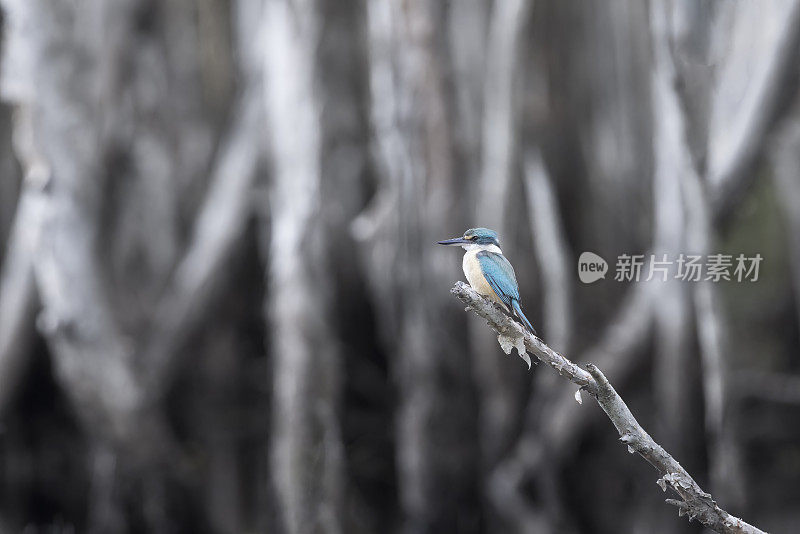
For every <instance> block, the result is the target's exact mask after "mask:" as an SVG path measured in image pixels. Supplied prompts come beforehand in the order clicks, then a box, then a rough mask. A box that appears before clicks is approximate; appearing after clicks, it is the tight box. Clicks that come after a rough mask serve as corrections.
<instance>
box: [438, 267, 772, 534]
mask: <svg viewBox="0 0 800 534" xmlns="http://www.w3.org/2000/svg"><path fill="white" fill-rule="evenodd" d="M450 292H451V293H453V295H455V296H456V297H458V299H459V300H461V301H462V302H463V303H464V304H466V306H467V310H471V311H473V312H475V313H476V314H478V315H479V316H481V317H483V318H484V319H486V320H487V321H488V325H489V326H490V327H491V328H492V329H493V330H494V331H495V332H496V333H497V334H498V336H499V337H504V336H505V337H510V338H512V339H514V340H515V346H519V344H520V342H522V343H524V347H525V349H526V351H527V352H530V353H531V354H533V355H534V356H536V358H538V359H539V360H540V361H542V362H544V363H546V364H548V365H550V366H551V367H552V368H553V369H555V370H556V371H557V372H558V374H560V375H561V376H563V377H565V378H567V379H568V380H569V381H570V382H572V383H574V384H576V385H578V386H580V388H581V389H584V390H586V391H587V392H588V393H589V394H590V395H592V397H594V398H595V399H596V400H597V403H598V404H599V405H600V407H601V408H602V409H603V411H604V412H605V413H606V415H607V416H608V418H609V419H610V420H611V422H612V423H613V424H614V427H615V428H616V429H617V432H619V435H620V441H622V442H623V443H625V444H626V445H627V446H628V450H629V452H636V453H638V454H639V455H640V456H641V457H642V458H644V459H645V460H647V461H648V462H649V463H650V465H652V466H653V467H655V468H656V470H657V471H658V472H659V474H660V475H661V477H660V478H659V479H658V480H657V482H658V485H659V486H660V487H661V488H662V489H663V490H664V491H666V488H667V486H669V487H670V488H671V489H672V490H673V491H674V492H675V493H676V494H677V495H678V496H679V497H680V500H679V501H678V500H672V502H671V504H677V503H682V504H677V505H678V506H679V512H680V515H688V516H689V519H690V520H692V519H697V520H698V521H699V522H700V523H702V524H703V525H705V526H706V527H708V528H710V529H712V530H714V531H716V532H720V533H731V534H743V533H750V534H756V533H762V532H763V531H761V530H759V529H758V528H756V527H754V526H752V525H750V524H748V523H745V522H744V521H742V520H741V519H738V518H736V517H734V516H732V515H730V514H729V513H728V512H726V511H725V510H723V509H722V508H720V507H719V506H717V504H716V502H715V501H714V500H713V499H712V497H711V495H710V494H708V493H706V492H704V491H703V490H702V489H701V488H700V486H699V485H698V484H697V482H695V481H694V479H693V478H692V477H691V476H690V475H689V473H688V472H687V471H686V470H685V469H684V468H683V467H681V465H680V464H679V463H678V462H677V461H676V460H675V459H674V458H673V457H672V456H670V454H669V453H667V451H665V450H664V449H663V448H662V447H661V446H660V445H659V444H658V443H656V442H655V441H654V440H653V438H652V437H650V435H649V434H648V433H647V432H646V431H645V430H644V429H643V428H642V427H641V425H639V423H638V422H637V421H636V418H634V416H633V414H632V413H631V411H630V409H629V408H628V406H627V405H626V404H625V402H624V401H623V400H622V398H621V397H620V396H619V395H618V394H617V392H616V391H615V390H614V388H613V387H612V386H611V384H610V383H609V382H608V380H607V379H606V377H605V376H604V375H603V373H602V372H601V371H600V370H599V369H598V368H597V367H596V366H595V365H593V364H588V365H587V369H588V371H587V370H584V369H582V368H580V367H579V366H578V365H576V364H574V363H573V362H571V361H570V360H568V359H567V358H565V357H564V356H562V355H560V354H558V353H557V352H555V351H554V350H552V349H551V348H550V347H548V346H547V345H546V344H545V343H544V342H543V341H542V340H540V339H539V338H537V337H535V336H533V335H531V334H530V333H528V332H526V331H525V330H524V329H523V328H522V327H521V326H520V325H519V324H517V323H516V322H515V321H514V320H513V319H511V318H510V317H509V316H507V315H506V314H505V313H503V311H502V310H500V308H499V307H497V306H496V305H495V304H493V303H492V302H490V301H489V300H488V299H485V298H483V297H481V296H480V295H479V294H478V293H477V292H476V291H475V290H473V289H472V288H470V287H469V286H468V285H466V284H465V283H463V282H456V284H455V286H453V289H451V290H450Z"/></svg>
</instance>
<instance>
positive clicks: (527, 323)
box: [511, 299, 539, 336]
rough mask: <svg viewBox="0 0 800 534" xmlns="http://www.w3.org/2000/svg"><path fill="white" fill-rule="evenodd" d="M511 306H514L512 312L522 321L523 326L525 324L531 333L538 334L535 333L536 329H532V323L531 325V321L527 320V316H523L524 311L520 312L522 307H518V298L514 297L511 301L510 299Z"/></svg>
mask: <svg viewBox="0 0 800 534" xmlns="http://www.w3.org/2000/svg"><path fill="white" fill-rule="evenodd" d="M511 307H512V308H514V313H516V314H517V317H519V319H520V320H521V321H522V323H523V324H524V325H525V326H527V327H528V330H530V331H531V333H532V334H533V335H534V336H537V335H539V334H537V333H536V329H534V328H533V325H531V322H530V321H529V320H528V318H527V317H525V314H524V313H522V308H520V306H519V301H518V300H515V299H514V300H512V301H511Z"/></svg>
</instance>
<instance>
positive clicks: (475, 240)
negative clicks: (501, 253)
mask: <svg viewBox="0 0 800 534" xmlns="http://www.w3.org/2000/svg"><path fill="white" fill-rule="evenodd" d="M439 244H440V245H450V246H460V247H464V249H465V250H470V249H473V248H487V249H488V248H490V247H492V246H494V247H497V248H498V249H499V248H500V241H498V239H497V232H495V231H494V230H489V229H488V228H470V229H469V230H467V231H466V232H464V235H463V236H461V237H454V238H453V239H445V240H444V241H439Z"/></svg>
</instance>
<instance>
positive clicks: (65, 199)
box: [3, 1, 255, 531]
mask: <svg viewBox="0 0 800 534" xmlns="http://www.w3.org/2000/svg"><path fill="white" fill-rule="evenodd" d="M4 7H5V9H6V14H7V21H8V26H7V31H8V46H7V47H6V50H5V61H4V64H3V67H4V72H3V94H4V97H5V98H6V99H7V100H9V101H11V102H12V103H14V104H15V105H16V106H17V112H16V117H17V119H16V122H15V130H16V133H15V136H16V138H17V142H16V151H17V154H18V156H19V157H20V160H21V161H22V163H23V166H24V169H25V173H26V181H27V183H28V189H29V190H30V192H31V193H30V195H29V196H30V197H31V202H32V204H33V207H32V209H33V215H32V217H33V220H32V222H31V224H30V225H29V226H30V231H31V232H32V233H33V235H34V237H33V238H32V239H30V242H31V243H32V246H33V253H32V258H31V263H32V265H33V270H34V273H35V277H36V285H37V288H38V292H39V294H40V296H41V301H42V307H43V311H42V313H41V316H40V318H39V323H38V324H39V326H40V329H41V330H42V332H43V333H44V335H45V337H46V338H47V341H48V344H49V347H50V351H51V354H52V357H53V361H54V369H55V374H56V378H57V379H58V382H59V384H60V385H61V387H62V388H63V389H64V391H65V392H66V394H67V397H68V398H69V399H70V400H71V401H72V403H73V405H74V406H75V408H76V412H77V414H78V417H79V419H80V421H81V422H82V424H83V426H84V430H85V431H86V433H87V435H88V436H90V438H91V446H92V449H93V451H94V455H95V457H94V460H93V461H92V462H91V464H92V469H93V473H94V474H93V477H92V484H93V490H92V492H91V497H92V498H93V499H95V501H94V502H92V503H90V505H89V508H90V509H89V513H88V517H89V528H91V529H93V530H97V531H109V530H114V531H120V530H124V529H125V528H126V527H127V526H129V525H130V521H129V518H127V517H126V515H127V513H128V512H125V511H124V508H125V503H124V501H125V500H127V499H128V498H133V499H137V500H138V499H141V502H142V507H141V511H142V513H143V516H144V521H145V524H147V525H148V527H149V528H153V529H156V530H158V529H168V528H170V519H169V517H168V515H169V514H168V512H167V511H166V509H165V507H166V506H167V504H166V503H167V500H168V499H167V497H166V495H167V493H168V492H169V488H168V486H169V482H168V480H167V479H168V478H170V477H172V476H173V475H174V473H171V472H170V469H167V470H161V469H160V466H161V465H162V463H161V462H165V463H166V465H169V466H172V468H174V466H176V465H178V463H179V462H171V461H170V460H174V459H175V457H174V455H175V454H176V452H177V451H176V450H175V448H174V444H173V443H172V441H171V439H170V433H169V431H168V429H167V427H166V425H165V423H164V421H163V419H162V417H161V413H160V407H159V406H158V404H159V402H160V400H161V398H162V395H161V394H162V393H163V388H161V384H163V382H164V381H165V380H164V376H166V375H168V374H169V373H168V372H167V369H169V368H170V367H171V364H169V363H167V362H172V361H173V360H174V358H176V355H177V354H178V353H179V351H178V350H177V349H178V348H180V343H179V342H176V341H175V340H174V339H172V340H167V339H166V338H167V337H174V336H175V335H176V332H172V331H170V332H169V333H168V334H163V332H161V334H162V335H156V334H152V332H153V330H154V329H153V328H152V324H151V321H152V318H151V317H150V316H149V313H148V310H150V309H151V308H152V307H154V305H155V303H156V302H157V301H158V300H159V298H160V295H161V292H162V291H163V287H164V285H165V284H166V285H169V282H170V274H171V272H172V269H173V266H174V264H175V262H176V261H178V254H179V251H180V239H179V238H178V235H177V234H178V232H176V231H174V230H175V227H176V224H175V222H176V221H177V220H178V219H179V218H180V216H181V213H180V212H181V210H182V207H181V204H182V202H183V201H185V198H184V197H183V196H181V195H177V194H176V195H173V193H175V191H176V190H180V188H181V187H183V188H184V189H183V191H184V192H185V191H187V189H188V187H187V185H186V184H187V182H188V183H191V184H197V183H202V182H203V180H202V179H201V178H202V176H198V174H201V173H202V172H204V170H205V167H206V166H207V165H208V162H209V153H210V152H211V151H210V150H209V148H210V147H211V141H212V139H211V137H210V134H209V131H208V129H207V128H206V126H205V125H204V121H203V119H202V118H201V117H200V113H199V108H198V105H197V102H198V99H197V96H198V94H199V91H198V90H197V89H196V83H193V82H192V81H191V80H192V78H193V77H194V76H195V75H196V72H195V69H193V65H196V62H193V60H192V59H193V54H192V53H191V51H190V52H189V53H187V54H184V55H182V56H181V57H179V58H177V57H170V56H166V55H163V54H160V51H159V48H158V47H159V46H161V42H160V41H159V40H158V38H157V37H156V36H154V35H153V34H152V33H150V32H152V31H154V29H153V28H152V27H149V26H147V25H146V24H145V25H143V26H137V25H136V24H135V23H136V22H137V21H139V18H138V17H140V16H144V17H147V16H149V15H148V14H147V13H146V11H147V10H149V9H155V7H154V6H151V5H150V4H149V3H142V2H138V1H130V2H117V3H105V2H98V3H96V4H92V5H91V6H83V7H81V8H78V7H75V6H72V7H71V6H68V5H51V4H49V3H46V2H44V3H43V2H14V1H9V2H5V3H4ZM143 13H144V14H143ZM164 13H165V14H166V16H167V18H166V22H165V26H171V25H175V26H181V25H182V24H183V23H185V22H186V21H187V20H190V19H191V17H192V8H191V6H188V5H187V4H180V3H177V2H176V3H170V4H169V6H167V7H165V12H164ZM169 35H171V36H174V35H175V34H173V33H170V34H169ZM178 35H180V36H182V38H183V39H187V38H188V39H189V40H191V39H192V35H191V34H188V35H187V34H186V33H185V32H184V33H179V34H178ZM133 42H135V43H136V45H135V46H134V45H133V44H132V43H133ZM173 44H175V45H176V47H175V48H176V49H179V48H180V46H177V45H184V44H185V40H184V41H181V40H180V38H179V39H178V40H177V41H174V42H173ZM56 51H57V52H56ZM171 60H174V62H171ZM126 66H128V67H130V70H128V71H126V70H125V69H126ZM162 80H169V82H168V83H167V84H166V85H160V84H159V82H160V81H162ZM154 86H156V87H161V88H165V89H166V94H163V95H161V96H162V99H161V100H160V99H159V98H155V99H154V98H153V94H154V93H153V92H152V88H153V87H154ZM173 89H174V91H173ZM160 106H163V107H160ZM170 147H172V149H174V150H171V149H170ZM222 152H223V153H225V150H223V151H222ZM251 152H252V153H255V150H252V151H251ZM251 159H252V158H251ZM223 160H224V157H223ZM222 165H223V166H224V163H223V164H222ZM244 167H245V169H242V167H241V166H240V167H238V168H236V167H230V166H229V167H228V168H226V169H225V170H223V171H221V174H225V173H226V172H228V171H230V172H239V171H240V170H241V171H242V172H243V173H244V171H245V170H246V165H245V166H244ZM218 174H220V173H218ZM248 176H249V175H247V174H246V173H244V176H243V178H242V179H241V180H239V181H233V182H232V183H233V184H234V185H232V186H231V187H232V188H234V189H235V188H236V187H237V186H238V187H239V191H241V189H246V184H247V180H248V179H249V178H248ZM175 177H177V178H178V179H177V180H175V179H174V178H175ZM223 179H225V178H224V177H223V178H220V180H223ZM242 183H244V184H245V186H244V187H241V184H242ZM229 189H230V188H229ZM214 193H215V194H218V193H220V191H219V189H215V190H214ZM239 194H240V196H244V195H241V192H240V193H239ZM26 196H28V194H26ZM221 196H222V197H224V199H225V200H229V197H228V196H226V195H221ZM244 197H245V198H246V196H244ZM123 200H124V202H123ZM229 204H230V205H231V206H230V207H231V208H232V209H234V210H238V208H239V207H240V206H241V204H236V203H235V202H231V203H229ZM183 205H184V206H185V204H183ZM115 207H119V209H118V210H115ZM191 209H193V208H191ZM242 211H243V212H245V213H246V210H242ZM143 213H147V216H143ZM216 214H217V215H220V212H219V211H217V212H216ZM236 217H239V214H238V213H237V214H236ZM236 217H234V219H236ZM222 220H225V217H224V216H223V217H222ZM236 220H238V219H236ZM200 227H201V229H202V223H201V224H200ZM234 227H235V230H233V231H231V232H229V233H227V234H224V235H232V236H235V235H237V232H240V231H241V230H242V227H243V225H242V224H238V226H237V225H234ZM217 237H218V234H217V233H212V236H211V237H209V232H205V233H203V232H200V233H199V237H198V239H199V240H203V241H206V242H210V246H205V247H203V246H193V248H192V249H191V250H197V249H201V250H205V251H209V250H212V251H216V252H214V253H212V254H206V255H204V259H207V260H208V261H209V270H210V272H218V271H219V263H220V262H219V261H218V260H217V259H215V254H216V255H217V256H218V257H224V256H225V254H227V253H228V252H229V250H230V248H229V247H226V246H224V243H226V242H230V241H231V239H233V238H228V239H217ZM192 257H194V256H192ZM179 272H183V271H182V270H179ZM208 278H211V276H207V277H205V278H204V277H203V276H200V277H195V278H194V279H193V282H194V283H195V287H189V288H186V287H185V285H184V286H183V287H182V289H183V290H184V292H183V293H181V294H180V295H179V296H180V297H181V298H186V299H189V300H190V302H192V303H193V304H198V305H200V306H202V305H203V304H204V302H206V301H205V300H204V299H203V298H202V296H203V295H205V294H206V293H205V292H204V291H199V290H198V287H197V286H203V285H204V283H205V282H206V281H207V279H208ZM182 280H183V279H181V281H182ZM181 281H178V282H177V284H176V285H179V286H180V282H181ZM191 299H196V300H193V301H192V300H191ZM184 304H185V303H184ZM171 305H172V306H177V307H178V309H183V310H186V309H187V307H186V306H181V305H180V304H178V303H176V302H174V301H173V302H172V303H171ZM172 309H173V310H174V309H175V308H172ZM197 313H198V312H197V310H192V313H191V314H186V315H191V316H192V317H196V316H197V315H196V314H197ZM173 318H175V319H177V320H178V323H179V324H185V323H186V322H185V321H184V320H183V318H181V317H177V318H176V317H172V316H171V317H170V319H173ZM193 324H195V325H196V322H195V323H193ZM159 326H161V325H159ZM176 330H178V331H179V332H180V333H181V334H185V330H186V328H178V329H176ZM151 334H152V335H151ZM139 339H141V340H144V341H143V342H141V343H140V342H138V340H139ZM155 346H167V347H169V350H167V351H166V352H168V354H164V351H160V352H159V351H158V350H154V349H153V347H155ZM150 354H157V355H159V357H158V358H156V360H157V361H155V362H152V363H154V366H150V365H148V363H150V362H148V361H147V355H150ZM148 373H150V374H148ZM153 376H155V377H156V378H155V379H153ZM155 384H158V386H157V385H155ZM109 466H110V467H109ZM123 481H125V482H126V483H123ZM130 481H133V483H130V484H128V483H127V482H130ZM121 488H126V489H124V490H122V489H121ZM133 494H137V495H138V496H135V495H133ZM133 513H137V512H133Z"/></svg>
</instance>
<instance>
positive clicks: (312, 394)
mask: <svg viewBox="0 0 800 534" xmlns="http://www.w3.org/2000/svg"><path fill="white" fill-rule="evenodd" d="M320 9H321V7H320V3H318V2H306V3H304V4H297V5H295V4H293V3H291V2H288V1H286V2H284V1H271V2H268V3H267V4H266V11H265V14H264V24H265V26H264V36H265V37H266V42H265V47H266V50H267V55H266V62H265V66H266V71H265V76H266V91H265V98H266V107H267V118H268V121H269V123H270V126H271V133H270V148H271V153H272V172H273V175H272V187H271V189H270V207H269V213H268V214H267V213H265V214H264V215H263V216H262V217H263V220H262V225H263V226H264V228H265V229H264V231H263V234H264V239H265V241H268V242H269V252H268V254H267V260H268V262H269V271H268V283H269V300H268V302H267V303H266V304H265V307H266V313H267V315H268V317H269V325H270V330H271V331H272V332H273V335H272V354H274V363H273V367H274V371H273V373H274V395H273V409H272V423H271V426H272V438H271V439H272V450H271V457H272V461H271V469H272V474H273V477H274V481H275V482H274V483H275V493H276V497H277V500H278V503H279V510H280V512H279V513H280V521H281V524H282V525H283V529H285V531H286V532H288V533H293V534H295V533H297V534H302V533H310V532H331V533H336V532H342V523H341V522H342V519H343V516H342V500H343V498H344V481H343V463H342V454H343V451H342V443H341V433H340V428H339V421H338V417H337V414H338V403H339V395H340V387H341V377H340V355H339V351H338V349H337V347H336V343H333V342H332V332H331V324H330V321H331V317H330V315H329V314H328V310H329V305H330V302H329V299H330V298H331V291H332V288H331V286H330V280H329V278H328V276H327V272H326V264H325V257H324V250H325V242H326V238H327V237H328V235H327V233H326V229H325V228H324V225H323V221H322V218H321V217H320V215H319V213H320V210H321V208H322V203H323V197H322V195H321V181H322V168H321V163H322V160H321V139H320V111H321V110H320V102H319V99H318V95H317V92H316V89H317V82H318V73H317V72H316V68H315V67H316V51H317V47H318V45H319V36H320V27H321V19H320ZM267 224H268V225H269V226H268V228H269V230H267V229H266V228H267V226H266V225H267ZM267 236H268V237H267Z"/></svg>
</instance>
